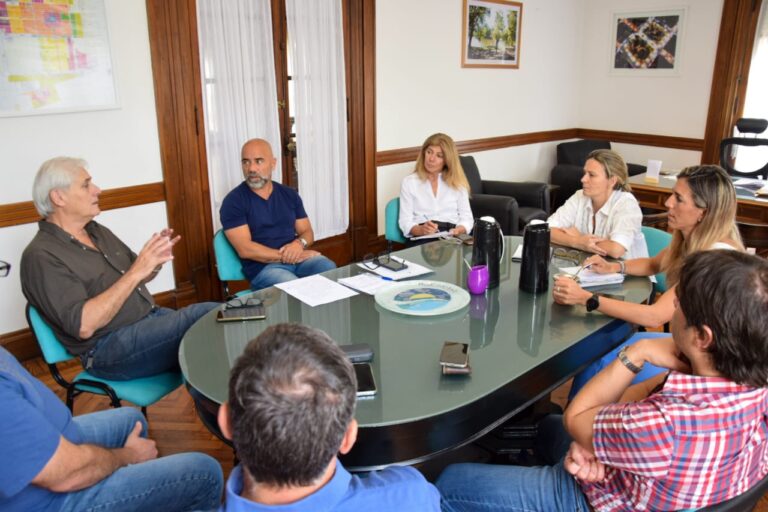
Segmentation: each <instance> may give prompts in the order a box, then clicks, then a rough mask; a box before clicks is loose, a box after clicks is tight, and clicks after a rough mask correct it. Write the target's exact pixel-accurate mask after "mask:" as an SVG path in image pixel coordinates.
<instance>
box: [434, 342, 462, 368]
mask: <svg viewBox="0 0 768 512" xmlns="http://www.w3.org/2000/svg"><path fill="white" fill-rule="evenodd" d="M440 364H441V365H443V366H446V367H448V368H466V367H467V366H468V365H469V344H468V343H461V342H458V341H446V342H445V343H443V350H441V351H440Z"/></svg>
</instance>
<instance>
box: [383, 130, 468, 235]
mask: <svg viewBox="0 0 768 512" xmlns="http://www.w3.org/2000/svg"><path fill="white" fill-rule="evenodd" d="M398 220H399V225H400V229H401V230H402V232H403V233H404V234H405V236H406V237H408V238H413V237H419V236H424V235H431V234H434V233H437V232H440V231H448V232H449V233H450V234H451V235H454V236H455V235H459V234H463V233H466V234H468V233H469V232H470V231H472V225H473V223H474V219H473V217H472V210H471V209H470V207H469V182H468V181H467V177H466V176H465V175H464V169H462V167H461V163H460V162H459V154H458V152H457V151H456V145H455V144H454V142H453V139H451V138H450V137H449V136H448V135H446V134H444V133H436V134H434V135H430V136H429V137H428V138H427V140H425V141H424V144H422V146H421V152H419V158H418V159H417V160H416V168H415V169H414V171H413V173H412V174H409V175H408V176H406V177H405V178H404V179H403V183H402V185H401V186H400V218H399V219H398Z"/></svg>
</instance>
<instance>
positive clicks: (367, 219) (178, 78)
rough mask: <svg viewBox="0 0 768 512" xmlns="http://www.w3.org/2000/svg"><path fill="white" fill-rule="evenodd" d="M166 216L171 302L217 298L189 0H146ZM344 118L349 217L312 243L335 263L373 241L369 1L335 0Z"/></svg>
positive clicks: (363, 250)
mask: <svg viewBox="0 0 768 512" xmlns="http://www.w3.org/2000/svg"><path fill="white" fill-rule="evenodd" d="M146 4H147V20H148V25H149V42H150V52H151V56H152V72H153V78H154V80H153V82H154V88H155V103H156V108H157V123H158V132H159V137H160V154H161V161H162V166H163V178H164V183H165V196H166V198H167V201H166V205H167V210H168V222H169V225H170V226H171V227H173V228H174V229H176V231H177V232H178V233H179V234H181V235H182V240H181V242H179V244H178V245H177V246H176V249H175V252H174V254H175V259H174V277H175V280H176V290H175V297H176V305H177V306H182V305H185V304H188V303H191V302H195V301H201V300H209V299H211V298H218V297H220V286H219V283H218V279H217V277H216V269H215V264H214V262H215V258H214V254H213V223H212V220H211V200H210V191H209V187H208V165H207V155H206V147H205V133H204V130H203V126H204V119H203V108H202V105H203V100H202V86H201V81H200V65H199V62H200V55H199V46H198V38H197V13H196V4H195V0H146ZM343 5H344V12H345V14H344V23H345V30H347V31H348V32H347V37H346V38H345V39H346V40H347V41H348V42H347V43H345V44H346V52H345V53H346V55H345V61H346V63H347V70H346V72H347V91H348V95H347V97H348V117H349V135H348V139H349V142H348V148H349V149H348V151H349V169H350V171H349V191H350V221H349V229H348V230H347V232H346V233H344V234H342V235H338V236H335V237H332V238H329V239H326V240H321V241H320V242H318V244H317V248H318V250H320V251H322V252H323V253H324V254H326V255H328V256H329V257H330V258H332V259H333V260H334V261H336V263H338V264H346V263H348V262H350V261H352V260H353V259H359V258H361V257H362V255H363V254H365V253H366V252H370V251H371V250H372V248H373V250H375V248H376V247H377V244H380V240H379V237H378V236H377V233H378V229H377V226H376V222H377V216H376V165H375V159H376V112H375V108H376V91H375V75H374V71H375V56H376V52H375V48H376V33H375V26H376V18H375V8H376V3H375V0H343Z"/></svg>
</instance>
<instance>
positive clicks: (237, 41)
mask: <svg viewBox="0 0 768 512" xmlns="http://www.w3.org/2000/svg"><path fill="white" fill-rule="evenodd" d="M270 11H271V9H270V2H269V0H227V1H226V2H224V1H221V0H197V24H198V27H197V30H198V36H199V40H200V69H201V75H202V80H203V102H204V107H203V108H204V113H205V140H206V149H207V151H208V180H209V183H210V195H211V207H212V214H213V225H214V230H217V229H219V228H220V227H221V224H220V221H219V208H220V207H221V201H222V200H223V199H224V196H226V195H227V193H228V192H229V191H230V190H232V189H233V188H235V187H236V186H237V185H238V184H239V183H240V182H242V181H243V173H242V168H241V166H240V148H241V147H242V145H243V143H244V142H245V141H246V140H248V139H252V138H255V137H259V138H263V139H266V140H267V141H269V143H270V144H272V149H273V152H274V153H275V157H276V158H277V160H278V162H277V166H276V167H275V171H274V173H273V174H272V178H273V179H274V180H275V181H280V180H281V176H282V171H281V165H280V154H281V153H282V152H281V150H280V124H279V119H278V113H277V91H276V86H275V83H276V82H275V63H274V54H273V52H272V15H271V12H270Z"/></svg>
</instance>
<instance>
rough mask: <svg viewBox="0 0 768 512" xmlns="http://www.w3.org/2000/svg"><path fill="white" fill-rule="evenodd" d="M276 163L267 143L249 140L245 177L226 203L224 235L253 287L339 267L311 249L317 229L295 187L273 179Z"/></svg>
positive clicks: (244, 159) (245, 149)
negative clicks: (314, 231)
mask: <svg viewBox="0 0 768 512" xmlns="http://www.w3.org/2000/svg"><path fill="white" fill-rule="evenodd" d="M276 163H277V160H276V159H275V157H274V155H273V154H272V147H271V146H270V145H269V143H268V142H267V141H265V140H263V139H252V140H249V141H248V142H246V143H245V144H243V149H242V152H241V164H242V167H243V175H244V176H245V181H243V183H241V184H240V185H238V186H237V187H235V189H234V190H232V191H231V192H230V193H229V194H227V196H226V197H225V198H224V201H223V202H222V204H221V212H220V214H221V225H222V227H223V228H224V234H225V235H226V237H227V239H228V240H229V242H230V243H231V244H232V246H233V247H234V248H235V250H236V251H237V254H238V256H240V260H241V261H242V263H243V273H245V275H246V277H247V278H248V280H249V281H250V282H251V289H253V290H260V289H262V288H267V287H269V286H272V285H274V284H277V283H282V282H285V281H290V280H292V279H297V278H299V277H306V276H311V275H313V274H318V273H320V272H324V271H326V270H331V269H333V268H336V265H335V264H334V263H333V262H332V261H331V260H329V259H328V258H326V257H325V256H323V255H321V254H320V253H319V252H317V251H313V250H310V249H309V246H311V245H312V243H313V242H314V233H313V231H312V225H311V224H310V222H309V218H308V217H307V212H306V211H304V204H303V203H302V201H301V197H299V194H298V193H297V192H296V191H295V190H293V189H291V188H288V187H285V186H283V185H281V184H279V183H274V182H273V181H272V171H273V170H274V169H275V164H276Z"/></svg>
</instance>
